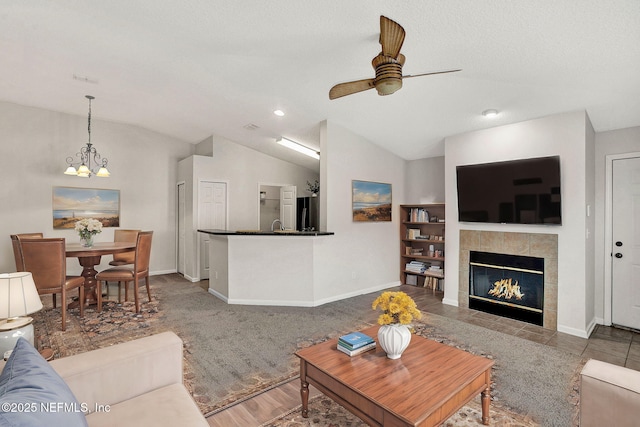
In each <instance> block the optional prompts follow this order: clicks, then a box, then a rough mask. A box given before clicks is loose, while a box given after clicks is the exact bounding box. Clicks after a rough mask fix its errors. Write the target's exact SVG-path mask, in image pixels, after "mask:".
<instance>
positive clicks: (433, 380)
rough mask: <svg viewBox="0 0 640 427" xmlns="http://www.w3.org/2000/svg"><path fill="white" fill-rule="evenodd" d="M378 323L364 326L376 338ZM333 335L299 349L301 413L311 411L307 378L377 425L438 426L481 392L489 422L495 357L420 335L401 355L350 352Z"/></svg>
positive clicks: (338, 401)
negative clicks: (461, 348) (467, 350)
mask: <svg viewBox="0 0 640 427" xmlns="http://www.w3.org/2000/svg"><path fill="white" fill-rule="evenodd" d="M378 328H379V326H374V327H371V328H368V329H365V330H363V331H362V332H364V333H365V334H367V335H369V336H371V337H374V338H376V337H377V333H378ZM336 346H337V340H336V339H333V340H329V341H326V342H323V343H321V344H318V345H314V346H312V347H308V348H305V349H302V350H299V351H297V352H296V356H298V357H299V358H300V382H301V389H300V394H301V396H302V416H303V417H308V408H309V384H312V385H314V386H315V387H316V388H317V389H318V390H320V391H321V392H322V393H324V394H325V395H327V396H329V397H331V398H332V399H333V400H335V401H336V402H337V403H339V404H340V405H342V406H343V407H345V408H346V409H348V410H349V411H350V412H351V413H353V414H354V415H356V416H358V417H359V418H361V419H362V420H363V421H365V422H366V423H368V424H370V425H373V426H422V427H425V426H435V425H439V424H440V423H442V422H443V421H444V420H446V419H447V418H449V417H450V416H451V415H453V414H454V413H455V412H456V411H457V410H458V409H460V408H461V407H462V406H464V405H465V404H466V403H467V402H469V401H470V400H471V399H473V398H474V397H475V396H477V395H478V394H479V393H481V395H482V422H483V424H485V425H488V424H489V402H490V396H489V385H490V384H491V367H492V366H493V361H492V360H489V359H487V358H484V357H480V356H474V355H473V354H470V353H467V352H465V351H462V350H458V349H456V348H453V347H450V346H447V345H444V344H440V343H437V342H435V341H432V340H429V339H426V338H423V337H421V336H418V335H413V336H412V337H411V343H410V344H409V347H408V348H407V349H406V350H405V352H404V353H403V354H402V357H401V358H400V359H396V360H391V359H388V358H387V356H386V354H385V353H384V351H383V350H382V349H381V348H380V346H377V348H376V350H372V351H368V352H365V353H362V354H360V355H357V356H353V357H349V356H348V355H346V354H344V353H342V352H341V351H339V350H338V349H337V348H336Z"/></svg>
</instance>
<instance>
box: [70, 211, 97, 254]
mask: <svg viewBox="0 0 640 427" xmlns="http://www.w3.org/2000/svg"><path fill="white" fill-rule="evenodd" d="M75 229H76V231H77V232H78V234H79V235H80V244H82V246H84V247H87V248H90V247H91V246H93V236H95V235H96V234H98V233H102V223H101V222H100V221H98V220H97V219H94V218H83V219H81V220H80V221H77V222H76V226H75Z"/></svg>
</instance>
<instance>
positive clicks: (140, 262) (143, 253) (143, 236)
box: [133, 231, 153, 274]
mask: <svg viewBox="0 0 640 427" xmlns="http://www.w3.org/2000/svg"><path fill="white" fill-rule="evenodd" d="M152 238H153V231H141V232H140V233H138V241H137V243H136V252H135V262H134V267H133V268H134V271H135V272H136V274H140V273H143V272H145V271H149V262H150V260H151V240H152Z"/></svg>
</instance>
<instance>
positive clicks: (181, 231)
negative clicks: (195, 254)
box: [176, 182, 187, 276]
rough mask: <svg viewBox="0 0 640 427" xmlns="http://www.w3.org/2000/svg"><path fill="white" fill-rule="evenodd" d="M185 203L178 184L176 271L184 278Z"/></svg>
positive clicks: (182, 185)
mask: <svg viewBox="0 0 640 427" xmlns="http://www.w3.org/2000/svg"><path fill="white" fill-rule="evenodd" d="M186 212H187V211H186V201H185V194H184V182H181V183H180V184H178V230H177V234H178V236H177V237H178V238H177V246H178V248H177V252H178V254H177V262H176V264H177V266H176V270H177V271H178V273H180V274H182V275H183V276H184V273H185V270H186V268H187V257H186V249H187V248H186V240H185V237H186V225H185V224H186V223H185V216H186Z"/></svg>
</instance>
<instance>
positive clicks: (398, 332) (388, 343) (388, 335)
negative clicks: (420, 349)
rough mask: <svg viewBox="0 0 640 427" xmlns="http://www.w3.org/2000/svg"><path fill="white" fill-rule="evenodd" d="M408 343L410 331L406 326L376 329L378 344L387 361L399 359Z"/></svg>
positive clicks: (395, 325) (396, 325)
mask: <svg viewBox="0 0 640 427" xmlns="http://www.w3.org/2000/svg"><path fill="white" fill-rule="evenodd" d="M410 342H411V331H410V330H409V326H408V325H399V324H391V325H382V326H380V329H378V344H380V347H382V349H383V350H384V351H385V353H387V357H388V358H389V359H399V358H400V356H402V352H403V351H405V349H406V348H407V347H408V346H409V343H410Z"/></svg>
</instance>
